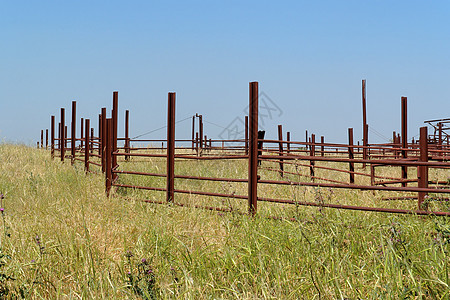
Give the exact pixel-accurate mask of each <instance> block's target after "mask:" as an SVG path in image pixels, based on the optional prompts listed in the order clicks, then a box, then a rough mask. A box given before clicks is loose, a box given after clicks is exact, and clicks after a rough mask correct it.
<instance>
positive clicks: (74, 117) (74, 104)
mask: <svg viewBox="0 0 450 300" xmlns="http://www.w3.org/2000/svg"><path fill="white" fill-rule="evenodd" d="M76 125H77V102H76V101H72V123H71V130H72V131H71V136H70V141H71V142H70V148H71V149H70V150H71V151H70V152H71V153H70V154H71V156H72V157H71V159H70V163H71V164H72V165H73V163H74V162H75V135H76V132H75V128H76Z"/></svg>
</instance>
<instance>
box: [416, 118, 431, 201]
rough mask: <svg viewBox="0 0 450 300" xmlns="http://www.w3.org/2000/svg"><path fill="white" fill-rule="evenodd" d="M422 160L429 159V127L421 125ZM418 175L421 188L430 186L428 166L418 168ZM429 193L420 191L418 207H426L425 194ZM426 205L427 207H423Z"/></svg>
mask: <svg viewBox="0 0 450 300" xmlns="http://www.w3.org/2000/svg"><path fill="white" fill-rule="evenodd" d="M419 145H420V158H419V159H420V161H421V162H427V161H428V128H427V127H426V126H425V127H420V140H419ZM417 177H418V180H419V182H418V186H419V187H420V188H427V187H428V168H427V166H419V167H418V168H417ZM426 195H427V194H426V193H424V192H419V193H418V204H417V205H418V209H424V208H425V209H426V204H425V205H423V202H424V199H425V196H426ZM423 206H425V207H423Z"/></svg>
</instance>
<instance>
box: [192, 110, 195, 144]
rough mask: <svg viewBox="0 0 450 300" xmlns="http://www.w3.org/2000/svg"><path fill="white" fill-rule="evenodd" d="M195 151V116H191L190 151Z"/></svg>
mask: <svg viewBox="0 0 450 300" xmlns="http://www.w3.org/2000/svg"><path fill="white" fill-rule="evenodd" d="M194 150H195V115H193V116H192V151H194Z"/></svg>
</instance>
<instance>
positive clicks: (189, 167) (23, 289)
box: [0, 145, 450, 299]
mask: <svg viewBox="0 0 450 300" xmlns="http://www.w3.org/2000/svg"><path fill="white" fill-rule="evenodd" d="M120 166H121V168H123V169H126V168H130V169H133V170H139V169H141V170H145V171H146V172H156V171H158V169H159V171H160V172H161V173H164V172H165V165H164V161H158V160H157V159H154V160H152V161H150V162H146V163H143V162H141V163H139V164H136V163H133V162H130V163H123V162H120ZM247 171H248V170H247V164H246V161H242V162H240V163H232V162H230V161H225V162H223V161H220V162H219V163H218V162H214V163H213V162H202V161H200V162H197V161H189V162H177V163H176V173H177V174H190V175H195V174H193V173H195V172H198V173H197V174H198V175H201V176H216V177H229V178H246V176H247ZM397 171H398V170H395V171H392V170H389V169H386V170H383V172H385V173H386V175H387V176H391V175H390V172H397ZM410 171H411V172H413V171H414V169H413V168H411V170H410ZM264 172H266V171H264V170H261V176H263V177H264V178H265V179H270V178H271V176H277V174H276V173H275V172H270V173H267V174H266V173H264ZM323 172H325V171H323ZM380 172H381V171H380ZM319 175H320V173H319ZM397 175H398V174H397ZM127 176H129V177H125V176H121V177H120V178H119V180H120V181H121V182H124V183H126V180H129V182H131V181H132V182H133V183H139V180H155V182H151V183H149V182H142V185H150V186H158V184H160V186H161V187H164V182H165V181H164V178H161V179H158V178H154V177H151V178H148V177H147V178H146V177H135V178H133V176H132V175H127ZM265 176H267V177H265ZM293 176H295V175H293ZM343 176H345V175H343ZM448 177H449V174H448V171H447V172H445V171H442V173H439V174H438V173H436V174H433V173H432V172H430V179H431V178H433V179H441V180H447V178H448ZM158 180H159V182H158ZM192 184H196V185H198V186H195V189H196V190H203V189H205V190H211V191H214V190H216V191H218V192H224V193H230V194H231V193H235V194H244V195H245V194H246V189H247V186H246V184H239V183H235V184H225V183H214V182H212V183H211V182H189V183H188V182H187V180H185V181H182V180H177V181H176V184H175V186H176V188H187V187H188V186H190V185H192ZM261 186H262V185H261ZM104 190H105V183H104V177H103V176H102V175H96V174H88V175H85V174H84V170H83V168H82V165H81V164H76V165H75V167H72V166H70V163H66V164H61V163H60V162H59V161H57V160H54V161H52V160H51V159H50V155H49V152H48V151H45V150H37V149H32V148H29V147H25V146H12V145H0V193H3V194H4V199H2V203H1V207H2V208H4V210H3V211H2V217H3V218H2V222H3V223H2V231H3V232H1V234H0V239H1V255H0V259H1V262H2V263H1V269H0V278H1V279H0V283H1V286H0V292H1V293H2V295H4V297H6V298H7V297H11V298H21V297H25V298H45V299H58V298H61V299H62V298H64V299H66V298H73V299H79V298H83V299H85V298H111V299H123V298H125V299H126V298H130V299H152V298H154V299H157V298H163V299H164V298H167V299H173V298H181V299H185V298H187V299H209V298H214V299H217V298H225V299H230V298H231V299H233V298H234V299H255V298H272V299H299V298H305V299H344V298H349V299H358V298H362V299H404V298H406V299H408V298H413V299H416V298H417V299H421V298H422V299H449V298H450V294H449V284H450V279H449V272H450V270H449V268H450V258H449V250H450V246H449V243H450V219H449V218H448V217H433V216H427V217H419V216H414V215H394V214H385V213H373V212H356V211H344V210H335V209H326V208H321V207H303V206H295V205H283V204H270V203H258V205H259V207H258V214H257V216H256V217H254V218H251V217H248V216H246V215H242V214H240V213H237V212H245V211H246V207H247V206H246V203H245V200H235V199H231V200H223V199H220V198H207V197H201V196H193V195H178V194H177V195H176V197H177V198H176V201H177V202H178V201H179V202H184V203H196V204H203V205H211V206H221V207H224V208H232V210H233V211H235V212H231V213H222V212H212V211H205V210H201V209H194V208H189V207H178V206H174V205H167V204H164V205H156V204H150V203H145V202H142V201H139V200H141V199H150V200H157V201H165V194H164V193H160V192H151V193H150V192H143V191H131V190H127V191H125V190H123V189H119V190H118V191H117V192H115V193H114V192H113V193H112V195H111V197H110V198H107V197H106V196H105V193H104ZM260 194H261V195H263V196H267V197H270V196H273V197H280V198H289V199H293V200H297V201H310V202H318V203H321V202H327V201H330V202H333V203H336V202H339V203H343V204H352V205H367V206H380V205H383V201H382V200H381V198H382V196H385V195H386V194H382V193H381V192H375V193H373V192H361V191H356V190H353V191H348V190H337V189H336V190H331V189H316V188H307V187H292V186H286V187H274V186H267V187H263V186H262V187H261V189H260ZM389 195H396V193H395V192H391V193H390V194H389ZM402 195H404V193H403V194H402ZM396 205H397V204H396ZM398 205H399V207H400V206H401V207H402V208H405V206H406V207H407V208H408V206H409V205H410V206H411V208H412V207H415V206H416V202H411V203H406V204H405V203H404V202H400V201H398ZM430 205H432V206H439V207H437V209H440V210H443V211H449V204H448V202H446V201H442V202H436V203H431V204H430ZM391 206H392V204H391ZM268 216H277V217H284V218H285V219H282V220H274V219H271V218H268ZM293 219H295V220H293Z"/></svg>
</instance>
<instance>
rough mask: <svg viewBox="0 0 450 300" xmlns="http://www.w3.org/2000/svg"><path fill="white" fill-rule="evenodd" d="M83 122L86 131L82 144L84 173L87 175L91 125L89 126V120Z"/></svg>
mask: <svg viewBox="0 0 450 300" xmlns="http://www.w3.org/2000/svg"><path fill="white" fill-rule="evenodd" d="M85 122H86V126H85V127H86V128H85V130H86V132H85V135H84V136H85V138H84V139H85V143H84V168H85V170H86V173H88V172H89V150H90V149H89V148H90V147H89V146H90V143H89V129H90V127H91V124H90V120H89V119H86V120H85Z"/></svg>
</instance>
